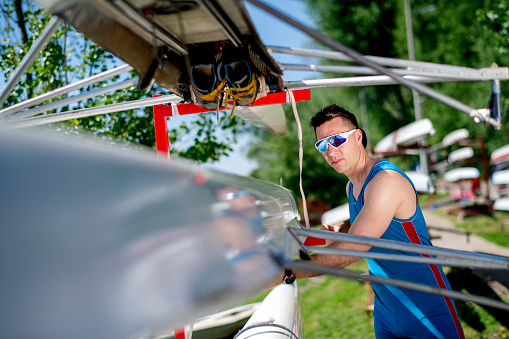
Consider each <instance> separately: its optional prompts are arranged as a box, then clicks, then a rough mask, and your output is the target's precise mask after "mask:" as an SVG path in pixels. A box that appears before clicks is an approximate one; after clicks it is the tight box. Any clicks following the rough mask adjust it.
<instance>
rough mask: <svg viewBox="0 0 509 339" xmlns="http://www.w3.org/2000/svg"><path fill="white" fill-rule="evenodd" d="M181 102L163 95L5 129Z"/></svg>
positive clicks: (22, 121) (63, 113)
mask: <svg viewBox="0 0 509 339" xmlns="http://www.w3.org/2000/svg"><path fill="white" fill-rule="evenodd" d="M180 101H182V98H181V97H179V96H176V95H165V96H161V97H155V98H148V99H140V100H136V101H129V102H122V103H119V104H111V105H105V106H99V107H91V108H83V109H78V110H74V111H69V112H62V113H55V114H49V115H43V116H40V117H34V118H28V119H24V120H21V121H17V122H13V123H12V124H6V125H5V126H6V128H24V127H33V126H39V125H44V124H50V123H54V122H60V121H66V120H72V119H78V118H86V117H90V116H94V115H100V114H106V113H114V112H120V111H127V110H130V109H136V108H143V107H148V106H153V105H161V104H167V103H171V102H174V103H177V102H180Z"/></svg>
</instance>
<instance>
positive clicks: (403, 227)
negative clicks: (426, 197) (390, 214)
mask: <svg viewBox="0 0 509 339" xmlns="http://www.w3.org/2000/svg"><path fill="white" fill-rule="evenodd" d="M385 170H393V171H396V172H398V173H400V174H401V175H402V176H404V177H405V178H406V179H407V180H408V181H409V182H410V183H411V184H412V187H414V190H415V186H414V184H413V183H412V181H411V180H410V179H409V178H408V176H407V175H406V174H405V173H404V172H403V171H402V170H401V169H399V168H398V167H397V166H396V165H394V164H393V163H391V162H389V161H386V160H382V161H379V162H377V163H376V164H375V165H373V167H372V168H371V171H370V172H369V174H368V177H367V178H366V180H365V181H364V185H363V186H362V189H361V191H360V193H359V196H358V197H357V200H355V198H354V196H353V185H352V183H351V182H350V185H349V187H348V205H349V209H350V223H351V225H353V222H354V221H355V218H356V217H357V215H358V214H359V212H360V211H361V209H362V207H363V206H364V190H365V189H366V186H367V185H368V183H369V182H370V181H371V179H373V178H374V176H375V175H376V174H377V173H378V172H380V171H385ZM416 199H418V197H417V193H416ZM380 238H381V239H390V240H396V241H402V242H407V243H415V244H423V245H430V246H431V241H430V240H429V235H428V229H427V227H426V221H425V220H424V216H423V215H422V211H421V208H420V207H419V203H418V200H417V202H416V208H415V213H414V215H413V216H412V217H410V218H409V219H398V218H393V219H392V220H391V223H390V224H389V227H388V228H387V230H386V231H385V233H384V234H383V235H382V236H381V237H380ZM369 251H370V252H377V253H391V254H406V255H413V256H420V254H419V253H412V252H406V251H398V250H391V249H384V248H378V247H372V248H371V249H370V250H369ZM366 260H367V261H368V264H369V268H370V272H372V271H374V270H375V269H374V266H375V265H374V264H375V263H376V264H377V266H379V267H380V268H381V269H383V271H384V272H385V273H386V274H387V275H388V276H390V277H392V276H397V275H401V274H405V273H408V272H411V271H414V270H416V269H419V268H422V267H425V266H427V264H415V263H405V262H398V261H390V260H377V259H366ZM372 273H375V274H376V272H372ZM376 275H378V274H376Z"/></svg>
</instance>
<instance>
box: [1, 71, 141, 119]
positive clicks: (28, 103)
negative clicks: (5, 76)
mask: <svg viewBox="0 0 509 339" xmlns="http://www.w3.org/2000/svg"><path fill="white" fill-rule="evenodd" d="M132 69H133V68H132V67H131V66H130V65H127V64H126V65H122V66H119V67H115V68H113V69H110V70H108V71H105V72H102V73H99V74H96V75H93V76H91V77H89V78H86V79H83V80H80V81H76V82H74V83H72V84H69V85H66V86H62V87H60V88H57V89H55V90H53V91H51V92H47V93H44V94H41V95H38V96H36V97H34V98H31V99H28V100H24V101H22V102H20V103H17V104H14V105H12V106H9V107H7V108H4V109H2V110H0V119H1V118H3V117H6V116H8V115H11V114H14V113H17V112H19V111H21V110H22V109H25V108H28V107H32V106H35V105H37V104H40V103H41V102H45V101H48V100H51V99H53V98H57V97H59V96H62V95H65V94H67V93H69V92H72V91H75V90H78V89H80V88H83V87H85V86H88V85H92V84H95V83H97V82H99V81H103V80H106V79H110V78H112V77H114V76H116V75H120V74H122V73H125V72H128V71H130V70H132Z"/></svg>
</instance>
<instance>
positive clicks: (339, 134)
mask: <svg viewBox="0 0 509 339" xmlns="http://www.w3.org/2000/svg"><path fill="white" fill-rule="evenodd" d="M356 130H357V128H354V129H351V130H349V131H346V132H342V133H337V134H332V135H329V136H328V137H325V138H322V139H320V140H317V142H315V148H316V149H317V151H318V152H320V153H327V150H328V149H329V145H330V146H331V147H332V148H335V149H338V148H339V147H341V146H343V145H344V144H346V143H347V142H348V137H349V136H350V135H352V134H353V133H354V132H355V131H356ZM335 136H339V137H341V138H345V139H346V141H345V142H344V143H342V144H341V145H339V146H338V147H335V146H334V145H332V144H331V143H330V142H329V141H327V140H326V139H328V138H330V137H335ZM322 140H326V142H327V149H326V150H325V152H322V151H320V150H319V149H318V146H317V145H318V143H319V142H320V141H322Z"/></svg>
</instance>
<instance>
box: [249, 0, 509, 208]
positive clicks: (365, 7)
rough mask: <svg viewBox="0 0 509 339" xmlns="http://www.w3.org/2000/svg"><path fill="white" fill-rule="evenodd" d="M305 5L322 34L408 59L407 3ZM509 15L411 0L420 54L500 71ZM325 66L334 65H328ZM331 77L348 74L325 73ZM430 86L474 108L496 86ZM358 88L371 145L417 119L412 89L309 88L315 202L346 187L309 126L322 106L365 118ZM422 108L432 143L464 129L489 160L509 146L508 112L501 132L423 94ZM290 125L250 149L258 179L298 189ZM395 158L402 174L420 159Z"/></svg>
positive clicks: (508, 59)
mask: <svg viewBox="0 0 509 339" xmlns="http://www.w3.org/2000/svg"><path fill="white" fill-rule="evenodd" d="M304 2H305V3H306V4H307V5H308V9H309V11H310V13H311V15H312V16H313V17H314V19H315V25H316V27H317V28H318V30H320V31H321V32H323V33H325V34H327V35H328V36H330V37H332V38H333V39H336V40H337V41H339V42H341V43H343V44H345V45H347V46H349V47H351V48H353V49H355V50H357V51H359V52H361V53H364V54H368V55H377V56H388V57H397V58H401V59H407V58H408V47H407V37H406V27H405V17H404V2H403V1H384V0H378V1H370V0H347V1H344V0H333V1H328V0H327V1H325V0H304ZM507 13H508V2H507V1H503V2H499V1H495V0H486V1H446V0H439V1H436V0H426V1H419V2H414V3H412V14H413V16H412V22H413V31H414V36H415V49H416V57H417V59H418V60H422V61H428V62H435V63H446V64H451V65H458V66H467V67H473V68H482V67H490V65H491V63H493V62H495V63H497V64H499V65H501V66H506V65H509V54H508V53H507V45H508V41H509V38H508V36H509V35H508V33H507V28H508V27H509V19H508V18H509V16H508V15H507ZM323 63H325V64H331V63H334V62H333V61H331V60H324V62H323ZM336 63H338V64H340V63H341V62H336ZM343 64H344V63H343ZM326 76H329V77H331V76H334V77H337V76H350V75H345V74H340V75H338V74H326ZM429 86H430V87H432V88H434V89H437V90H439V91H440V92H443V93H444V94H446V95H449V96H451V97H453V98H456V99H458V100H460V101H462V102H464V103H466V104H467V105H470V106H472V107H475V108H483V107H486V106H487V103H488V100H489V97H490V94H491V82H452V83H442V84H430V85H429ZM360 90H363V91H364V92H365V93H366V107H367V115H368V121H369V130H367V131H366V132H367V133H368V134H369V136H370V138H371V141H372V145H373V146H374V145H376V144H377V142H378V141H380V140H381V139H382V138H383V137H384V136H385V135H387V134H389V133H390V132H392V131H394V130H395V129H397V128H399V127H401V126H403V125H405V124H408V123H410V122H411V121H413V120H414V117H413V113H412V112H413V99H412V91H411V90H409V89H407V88H405V87H402V86H396V85H394V86H371V87H364V88H357V87H349V88H336V89H316V90H313V91H312V103H300V104H299V106H298V107H299V113H300V114H301V121H302V124H303V130H304V174H303V176H304V185H305V187H304V189H305V191H306V194H307V195H308V196H315V197H318V198H319V199H321V200H323V201H325V202H327V203H329V204H330V205H332V206H334V205H337V204H339V203H340V202H344V201H345V195H344V194H343V192H344V191H343V190H344V188H343V184H342V182H338V178H336V177H335V174H334V173H333V172H330V173H329V172H327V170H325V169H324V168H323V167H327V166H328V165H327V164H326V163H325V161H323V160H321V159H319V154H318V155H317V154H316V151H315V150H314V148H313V143H314V142H315V139H314V135H313V133H312V130H310V128H309V127H307V122H308V121H309V119H310V118H311V116H312V114H314V112H316V111H317V110H318V108H320V107H324V106H326V105H328V104H330V103H332V102H334V103H336V104H339V105H341V106H344V107H346V108H347V109H349V110H351V111H352V112H353V113H355V114H356V115H357V118H358V120H361V115H360V112H361V110H360V107H359V103H358V102H359V101H358V98H359V91H360ZM324 92H326V93H324ZM502 96H503V98H504V99H503V100H504V107H506V109H505V110H506V111H507V107H508V104H509V102H508V101H507V88H506V87H505V86H504V83H502ZM421 106H422V114H423V117H424V118H429V119H430V120H431V121H432V122H433V125H434V128H435V130H436V133H435V135H434V136H432V137H430V138H428V139H427V142H428V144H436V143H438V142H439V141H441V140H442V138H443V137H444V136H445V135H446V134H448V133H450V132H452V131H454V130H456V129H459V128H467V129H468V130H469V132H470V136H471V137H472V138H473V139H475V140H479V138H483V139H484V140H485V142H486V144H485V147H486V151H487V154H488V156H489V154H490V153H491V152H492V151H493V150H495V149H496V148H499V147H501V146H503V145H506V144H508V143H509V133H507V130H509V119H508V118H507V116H509V115H508V113H507V112H506V113H505V118H504V119H503V127H502V129H501V130H500V131H496V130H494V129H493V128H492V127H491V126H484V125H482V124H476V123H474V121H473V120H472V118H470V117H469V116H467V115H466V114H464V113H460V112H458V111H456V110H454V109H452V108H449V107H448V106H446V105H444V104H442V103H439V102H437V101H435V100H432V99H429V98H427V97H424V96H421ZM287 120H288V124H289V131H288V135H287V137H286V139H282V140H281V139H277V138H276V137H273V136H266V137H265V138H264V139H263V140H262V142H261V143H260V144H258V145H256V146H255V148H254V149H253V150H252V151H251V152H250V156H251V157H253V158H255V159H256V160H257V161H258V163H259V164H260V169H259V170H257V171H256V172H255V173H254V175H256V176H257V177H259V178H262V179H265V180H269V181H272V182H279V178H280V177H281V178H283V184H284V185H285V186H286V187H288V188H290V189H292V190H293V191H294V192H298V165H297V164H298V162H297V159H298V153H297V152H298V148H297V146H298V143H297V141H296V133H295V126H294V125H293V120H294V119H293V115H292V114H291V113H290V112H289V111H288V112H287ZM307 130H310V131H307ZM451 150H452V149H451ZM451 150H449V151H451ZM475 152H476V155H478V156H479V155H480V152H479V150H475ZM264 158H265V159H264ZM390 160H391V161H394V162H395V163H397V164H398V165H399V166H401V168H402V169H404V170H409V169H410V168H411V167H412V166H413V165H414V164H415V163H417V162H418V158H417V157H416V156H406V157H400V158H391V159H390ZM474 165H475V166H476V167H478V168H479V169H481V168H482V167H481V165H480V163H476V164H474ZM331 188H333V190H331ZM331 191H333V192H331ZM338 197H339V199H338Z"/></svg>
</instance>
